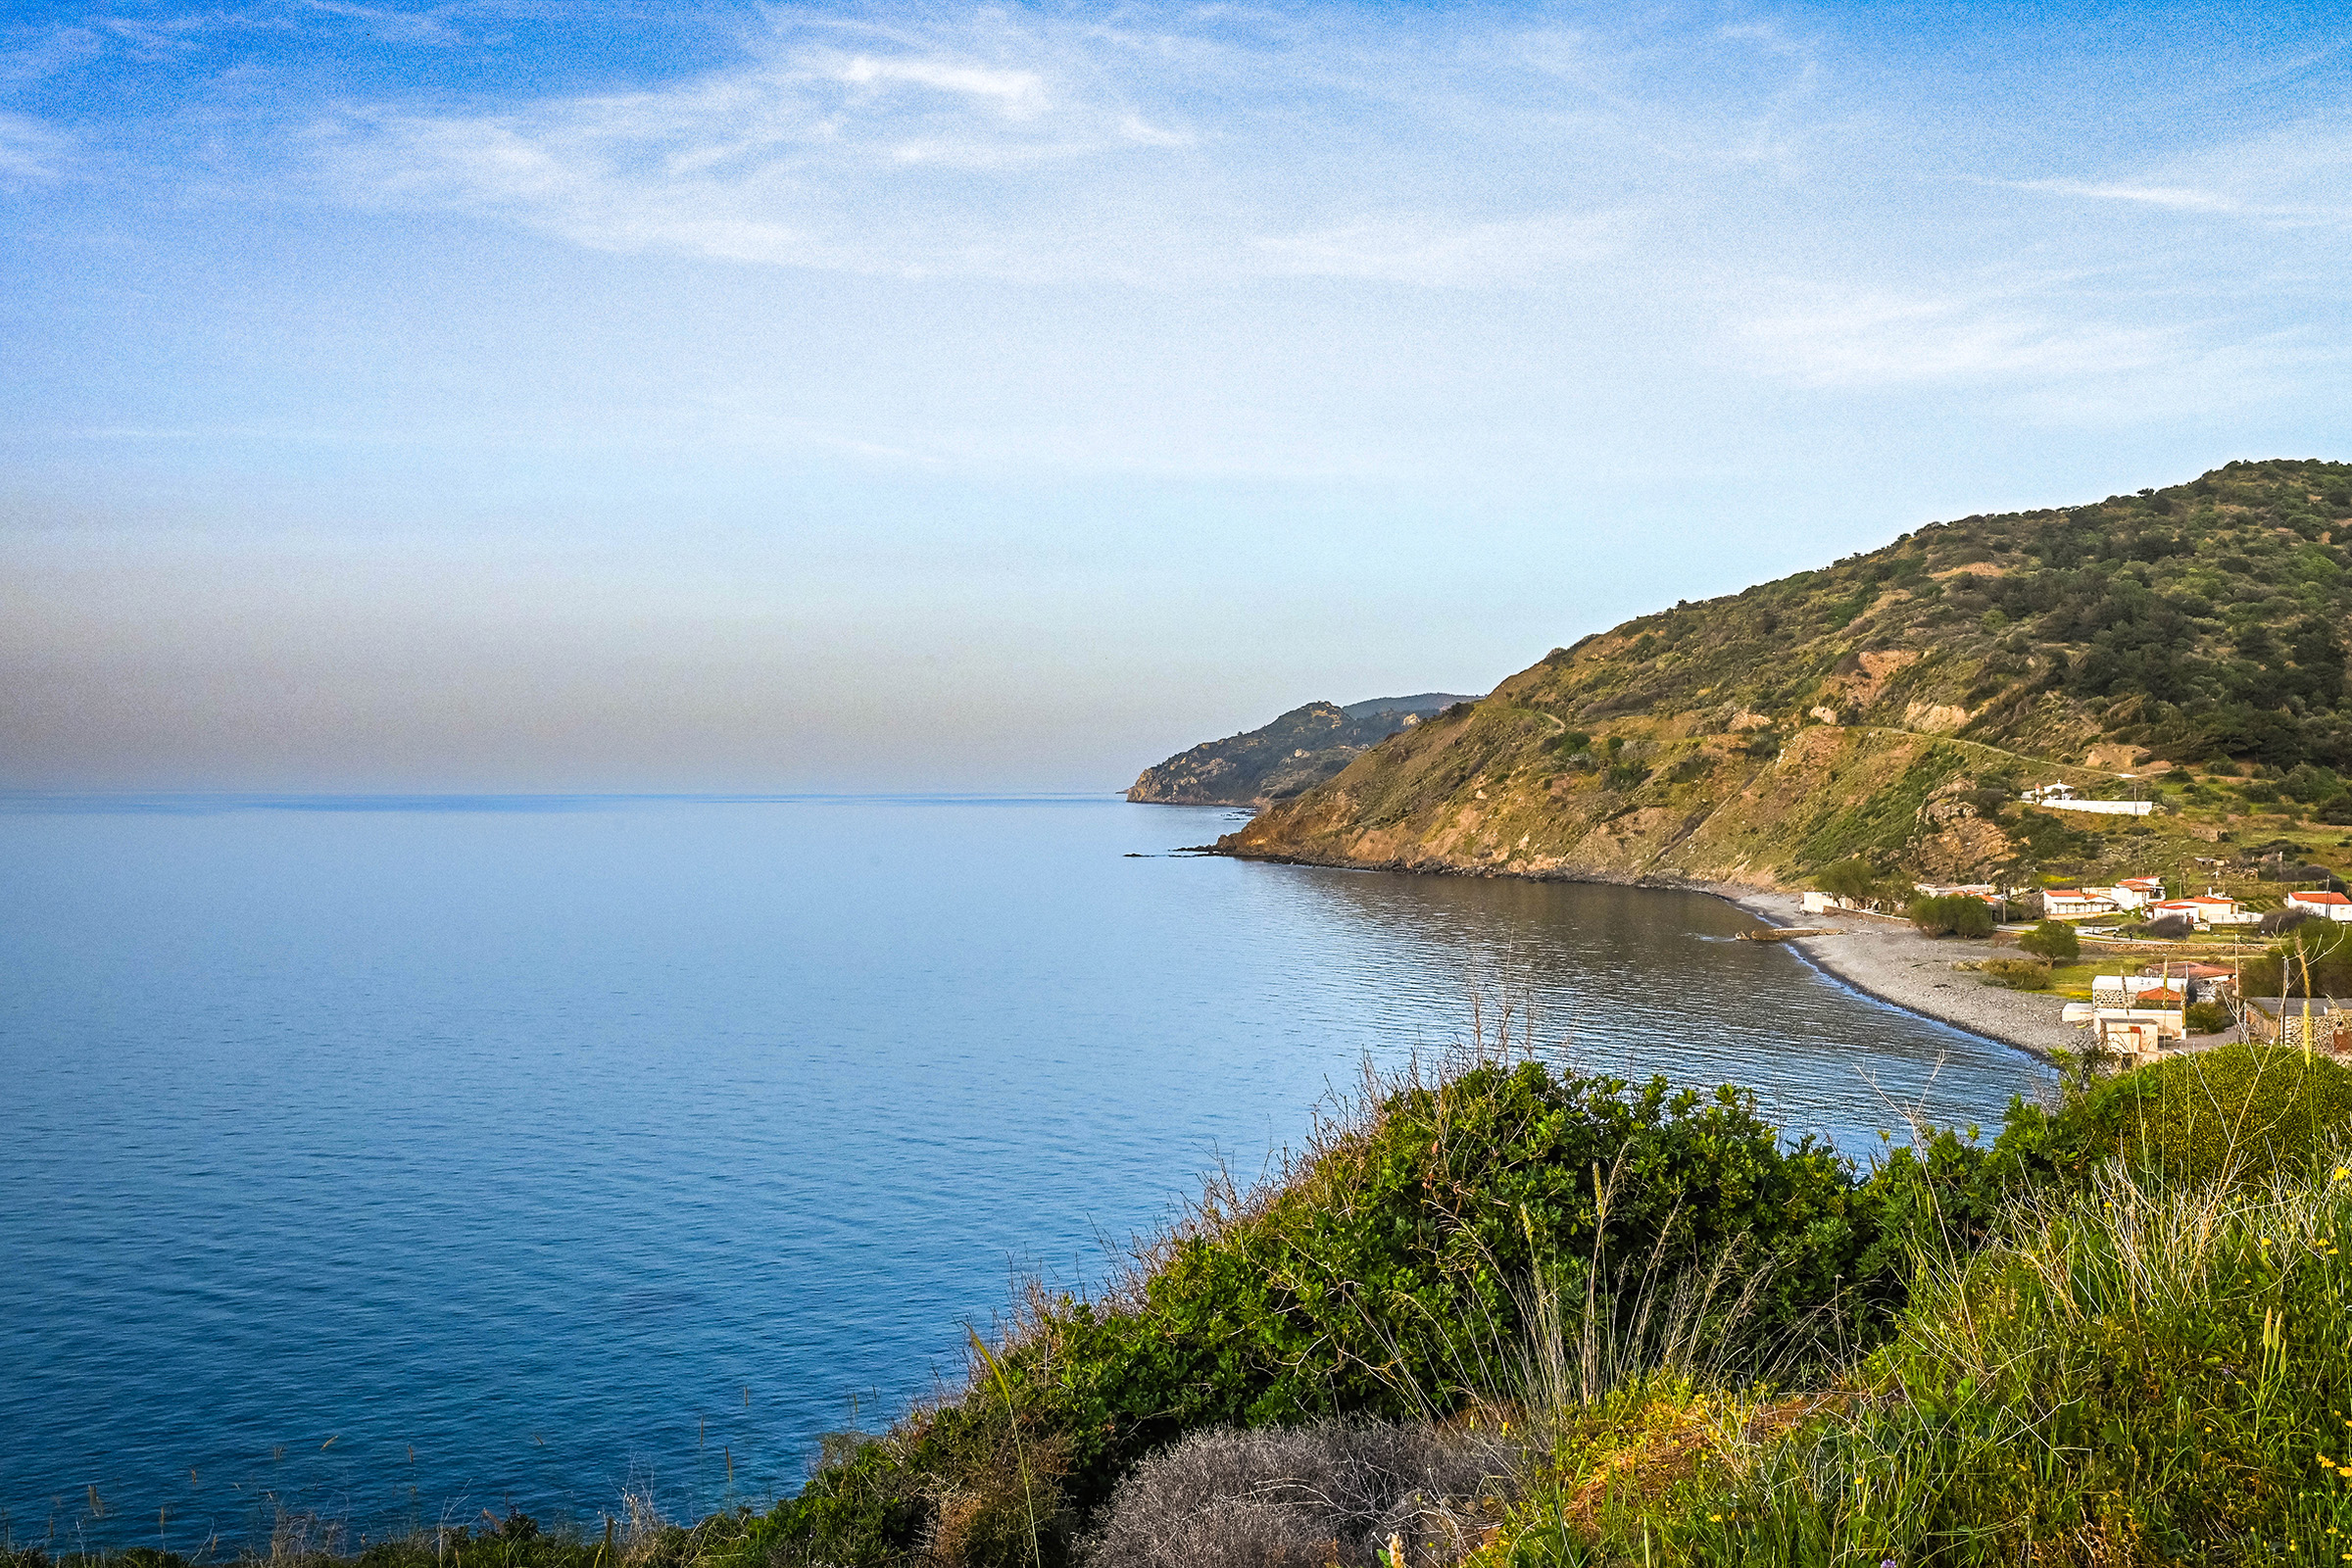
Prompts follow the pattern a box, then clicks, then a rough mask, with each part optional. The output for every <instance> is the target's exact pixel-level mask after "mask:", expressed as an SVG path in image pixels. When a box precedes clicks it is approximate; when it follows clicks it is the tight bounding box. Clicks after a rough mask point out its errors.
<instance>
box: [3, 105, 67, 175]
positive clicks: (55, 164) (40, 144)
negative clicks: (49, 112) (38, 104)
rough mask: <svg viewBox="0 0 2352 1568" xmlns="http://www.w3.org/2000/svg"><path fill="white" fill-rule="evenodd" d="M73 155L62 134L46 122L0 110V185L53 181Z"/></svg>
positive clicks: (11, 111) (64, 135)
mask: <svg viewBox="0 0 2352 1568" xmlns="http://www.w3.org/2000/svg"><path fill="white" fill-rule="evenodd" d="M72 154H73V142H72V141H71V140H70V139H69V138H68V137H67V136H66V134H65V133H64V132H63V131H60V130H58V129H57V128H55V127H54V126H52V125H50V124H48V123H46V122H43V121H39V120H35V119H34V118H33V117H32V116H30V115H21V114H18V113H16V112H15V111H13V110H7V109H0V185H19V184H30V183H33V182H35V181H41V180H50V179H55V178H57V177H58V175H59V174H60V172H63V170H64V167H65V165H66V163H67V161H68V160H69V159H70V158H71V156H72Z"/></svg>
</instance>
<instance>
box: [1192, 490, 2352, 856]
mask: <svg viewBox="0 0 2352 1568" xmlns="http://www.w3.org/2000/svg"><path fill="white" fill-rule="evenodd" d="M2348 626H2352V465H2344V464H2327V463H2317V462H2275V463H2256V464H2245V463H2240V464H2231V465H2229V466H2228V467H2226V468H2221V469H2217V470H2215V471H2214V472H2211V473H2208V474H2206V475H2204V476H2203V477H2201V478H2199V479H2196V480H2193V481H2191V482H2190V483H2187V484H2183V485H2177V486H2175V487H2173V488H2171V489H2168V490H2148V491H2142V492H2141V493H2139V494H2138V495H2132V496H2112V497H2109V498H2108V499H2107V500H2106V501H2103V502H2096V503H2092V504H2090V505H2087V506H2081V507H2071V508H2067V509H2064V510H2059V511H2043V512H2031V513H2020V514H2011V515H2002V516H1976V517H1968V518H1964V519H1962V520H1960V521H1957V522H1945V523H1937V524H1935V525H1933V526H1930V527H1927V528H1923V529H1921V530H1919V531H1918V532H1917V533H1915V534H1906V535H1904V536H1903V537H1902V538H1900V539H1898V540H1896V541H1895V542H1894V543H1893V544H1890V545H1887V546H1886V547H1885V548H1883V549H1880V550H1874V551H1871V552H1868V553H1866V554H1863V555H1858V556H1853V557H1849V558H1848V559H1846V560H1844V561H1840V562H1838V563H1837V564H1835V565H1832V566H1828V567H1825V568H1823V569H1821V570H1818V571H1807V572H1799V573H1797V574H1796V575H1794V576H1791V577H1785V578H1782V579H1781V580H1779V581H1777V582H1771V583H1765V584H1762V585H1759V586H1757V587H1754V588H1750V589H1748V590H1746V591H1745V592H1743V593H1740V594H1737V595H1733V596H1729V597H1726V598H1722V599H1716V600H1710V601H1708V602H1705V603H1703V604H1684V605H1677V606H1676V607H1675V608H1674V609H1672V610H1668V611H1662V612H1660V613H1656V614H1651V615H1644V616H1642V617H1640V618H1638V619H1635V620H1630V621H1627V622H1626V623H1625V624H1624V625H1622V626H1619V627H1617V628H1616V629H1614V630H1612V631H1609V632H1606V633H1601V634H1597V635H1594V636H1592V637H1588V638H1586V639H1585V640H1583V641H1582V642H1580V643H1578V644H1577V645H1576V646H1575V647H1573V648H1567V649H1555V650H1553V651H1552V653H1551V654H1549V655H1548V656H1546V657H1545V658H1544V660H1543V662H1540V663H1538V664H1536V665H1535V666H1534V667H1532V668H1530V669H1526V670H1523V671H1521V672H1520V673H1519V674H1517V675H1514V676H1512V677H1511V678H1510V679H1509V680H1507V681H1505V682H1503V683H1502V684H1501V685H1500V686H1498V687H1497V688H1495V691H1494V693H1493V694H1492V695H1490V696H1489V697H1487V698H1486V699H1485V700H1484V701H1482V702H1480V703H1478V704H1476V705H1475V706H1474V707H1470V708H1466V709H1460V710H1449V711H1446V713H1445V714H1443V715H1441V716H1440V717H1439V718H1437V719H1436V720H1433V721H1430V722H1425V723H1423V724H1421V725H1418V726H1415V727H1414V728H1413V729H1411V730H1408V731H1405V732H1404V733H1402V734H1399V735H1398V736H1397V737H1396V738H1395V739H1393V740H1390V741H1388V742H1387V743H1385V744H1383V745H1381V746H1380V747H1378V748H1377V749H1375V750H1373V751H1372V752H1370V753H1368V754H1366V755H1365V756H1363V757H1361V758H1359V759H1357V760H1355V761H1354V762H1352V763H1351V764H1350V765H1349V766H1348V767H1347V768H1346V770H1345V771H1343V772H1341V773H1340V774H1339V775H1338V776H1337V777H1335V778H1333V779H1331V780H1330V781H1329V782H1328V783H1325V784H1323V785H1321V786H1320V787H1318V788H1316V789H1313V790H1311V791H1309V792H1307V793H1306V794H1304V795H1302V796H1300V797H1299V799H1297V800H1294V801H1290V802H1287V803H1285V804H1282V805H1280V806H1278V807H1276V808H1274V809H1270V810H1268V811H1267V812H1266V813H1265V814H1264V815H1262V816H1260V817H1259V818H1258V819H1256V820H1255V821H1253V822H1251V823H1250V825H1249V826H1248V827H1247V828H1245V829H1243V830H1242V831H1241V832H1239V833H1236V834H1232V835H1229V836H1228V837H1227V838H1226V839H1224V840H1222V841H1220V844H1221V847H1222V848H1224V849H1225V850H1226V851H1228V852H1229V853H1234V854H1240V855H1247V856H1259V857H1270V858H1298V859H1308V860H1317V861H1324V862H1329V863H1335V864H1355V865H1366V864H1372V865H1397V866H1405V867H1412V868H1419V869H1430V870H1475V871H1490V872H1511V873H1519V874H1529V875H1556V876H1573V877H1587V878H1602V879H1609V880H1645V881H1646V880H1660V881H1731V882H1742V883H1748V884H1754V885H1762V886H1773V885H1781V884H1785V883H1787V882H1789V881H1793V880H1795V879H1797V878H1800V877H1802V876H1803V875H1805V874H1806V873H1808V872H1809V871H1811V870H1813V869H1815V868H1817V867H1819V866H1820V865H1822V864H1824V863H1827V862H1828V861H1830V860H1834V859H1838V858H1843V857H1845V856H1847V855H1853V854H1861V855H1864V856H1867V857H1869V858H1872V859H1873V860H1874V861H1876V862H1878V863H1879V864H1880V865H1881V866H1882V867H1884V868H1887V869H1899V870H1904V871H1910V872H1913V873H1917V874H1926V875H1937V876H1962V875H1967V876H1989V875H2002V876H2012V877H2022V876H2027V875H2031V874H2034V873H2036V872H2043V871H2050V870H2061V869H2065V868H2067V867H2070V866H2088V865H2093V864H2097V863H2100V862H2101V861H2102V860H2103V859H2107V858H2118V857H2120V856H2122V855H2123V847H2120V846H2118V845H2116V844H2115V843H2113V842H2111V841H2112V840H2113V837H2114V834H2115V833H2117V832H2133V833H2138V834H2146V833H2151V832H2164V831H2166V830H2168V829H2170V830H2174V831H2179V830H2182V829H2184V828H2186V827H2188V826H2190V825H2192V824H2190V823H2189V822H2188V821H2187V820H2186V819H2185V818H2183V817H2182V816H2181V815H2180V811H2181V810H2182V809H2192V808H2193V809H2203V808H2211V809H2205V810H2203V813H2202V814H2203V815H2204V816H2206V817H2213V818H2216V819H2217V820H2218V819H2220V818H2221V817H2222V816H2225V815H2226V814H2227V813H2228V812H2229V811H2230V810H2235V809H2255V808H2257V807H2259V806H2262V805H2263V804H2265V797H2266V796H2267V797H2268V800H2269V801H2272V802H2276V801H2278V800H2279V799H2280V797H2281V794H2282V792H2283V794H2284V795H2285V796H2286V797H2287V798H2288V801H2289V809H2290V811H2291V810H2292V809H2293V807H2294V804H2295V803H2296V802H2298V801H2299V802H2300V803H2301V804H2302V805H2303V806H2304V807H2306V808H2309V809H2311V810H2312V811H2313V812H2314V813H2316V814H2317V815H2319V816H2320V817H2322V818H2323V819H2325V820H2329V821H2332V820H2334V819H2335V816H2336V815H2338V814H2347V815H2352V796H2347V795H2346V793H2345V790H2344V785H2343V782H2342V780H2341V779H2340V778H2339V776H2338V774H2339V771H2352V709H2348V707H2347V704H2346V701H2345V687H2346V671H2345V657H2346V647H2345V635H2346V628H2347V627H2348ZM2152 772H2153V773H2161V774H2163V775H2164V779H2165V788H2164V789H2163V790H2161V791H2160V792H2159V793H2160V795H2161V797H2162V798H2164V799H2165V800H2166V801H2167V804H2168V808H2171V809H2172V811H2171V815H2170V817H2169V818H2162V817H2160V818H2158V819H2156V820H2154V821H2133V820H2132V819H2086V818H2083V817H2082V816H2075V817H2072V818H2061V817H2059V816H2058V815H2056V814H2054V813H2050V812H2045V811H2040V810H2028V809H2022V808H2020V807H2018V806H2017V805H2016V803H2015V795H2016V791H2017V788H2018V787H2019V786H2020V785H2021V784H2024V783H2036V782H2044V781H2047V780H2049V779H2052V778H2064V779H2066V780H2067V781H2069V782H2072V783H2075V784H2077V785H2081V786H2084V787H2087V788H2088V789H2090V790H2091V791H2092V792H2093V793H2106V794H2124V793H2130V792H2146V791H2147V790H2148V789H2149V788H2150V785H2149V783H2148V779H2147V775H2148V774H2150V773H2152ZM2131 775H2138V776H2137V777H2133V776H2131ZM2191 814H2195V812H2193V811H2192V812H2191ZM2122 824H2129V825H2128V826H2124V825H2122ZM2220 832H2221V829H2220V828H2218V827H2213V826H2210V825H2209V826H2206V827H2204V828H2203V829H2202V831H2201V832H2200V833H2199V836H2200V837H2203V838H2207V839H2212V838H2214V837H2217V836H2218V835H2219V833H2220Z"/></svg>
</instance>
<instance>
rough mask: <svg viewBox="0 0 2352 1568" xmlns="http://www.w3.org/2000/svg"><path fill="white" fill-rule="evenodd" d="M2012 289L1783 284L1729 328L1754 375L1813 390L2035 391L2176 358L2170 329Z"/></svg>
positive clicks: (2179, 339) (2177, 342)
mask: <svg viewBox="0 0 2352 1568" xmlns="http://www.w3.org/2000/svg"><path fill="white" fill-rule="evenodd" d="M2056 292H2057V291H2056V290H2055V289H2054V288H2053V289H2052V290H2050V291H2049V292H2048V293H2047V294H2045V295H2044V296H2043V297H2041V298H2038V299H2037V298H2035V297H2033V296H2032V295H2027V294H2022V293H2020V292H2017V291H1999V292H1988V293H1976V294H1968V293H1962V294H1952V295H1942V296H1933V295H1902V294H1895V293H1881V292H1871V291H1864V290H1841V289H1837V288H1824V287H1820V286H1804V285H1798V286H1792V287H1789V288H1788V289H1786V290H1784V291H1783V294H1784V298H1783V299H1781V300H1780V301H1777V302H1771V303H1766V304H1764V305H1763V306H1761V308H1759V309H1756V310H1754V311H1753V312H1752V313H1750V314H1748V315H1746V316H1745V317H1744V318H1743V319H1739V320H1737V321H1736V322H1735V325H1734V328H1733V331H1734V334H1735V339H1736V341H1737V342H1738V343H1739V344H1740V347H1741V348H1742V350H1744V354H1745V358H1746V359H1747V361H1748V363H1749V364H1750V365H1751V366H1752V367H1754V368H1758V369H1761V370H1764V371H1766V372H1767V373H1770V374H1775V375H1778V376H1781V377H1784V378H1786V379H1789V380H1794V381H1797V382H1800V383H1803V384H1806V385H1812V386H1869V385H1879V386H1884V385H1895V384H1902V383H1913V382H1966V381H1996V380H1997V381H2002V382H2011V383H2015V382H2020V381H2025V382H2035V381H2044V380H2049V379H2053V378H2065V377H2076V376H2102V375H2113V374H2117V373H2120V372H2125V371H2132V370H2140V369H2144V368H2149V367H2151V366H2155V365H2158V364H2161V363H2163V362H2164V361H2166V360H2167V359H2169V358H2172V357H2174V356H2176V355H2178V354H2180V353H2181V352H2182V351H2183V347H2184V339H2183V336H2182V334H2181V332H2180V329H2179V328H2176V327H2164V326H2142V325H2128V324H2123V323H2119V322H2113V321H2107V320H2103V319H2096V318H2095V317H2093V318H2091V319H2084V316H2083V314H2082V312H2081V309H2080V305H2079V304H2078V305H2077V307H2076V309H2075V310H2074V311H2073V312H2069V311H2067V310H2066V309H2064V308H2063V307H2062V306H2061V304H2060V303H2059V301H2058V300H2056V299H2055V298H2054V297H2052V296H2054V295H2055V293H2056Z"/></svg>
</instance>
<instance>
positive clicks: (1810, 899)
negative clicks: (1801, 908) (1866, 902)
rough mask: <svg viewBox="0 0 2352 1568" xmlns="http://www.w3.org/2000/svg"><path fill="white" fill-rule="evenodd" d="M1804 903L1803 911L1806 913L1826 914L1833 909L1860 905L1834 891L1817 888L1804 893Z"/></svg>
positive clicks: (1858, 906) (1852, 907)
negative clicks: (1823, 890) (1827, 891)
mask: <svg viewBox="0 0 2352 1568" xmlns="http://www.w3.org/2000/svg"><path fill="white" fill-rule="evenodd" d="M1804 905H1805V912H1806V913H1807V914H1828V913H1830V912H1831V911H1832V910H1834V909H1856V908H1860V907H1861V906H1860V905H1858V904H1856V903H1855V902H1854V901H1853V900H1851V899H1848V898H1843V897H1840V896H1839V895H1838V894H1835V893H1824V892H1822V891H1821V890H1819V889H1818V888H1816V889H1814V890H1813V891H1812V892H1809V893H1807V894H1806V895H1805V899H1804Z"/></svg>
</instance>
